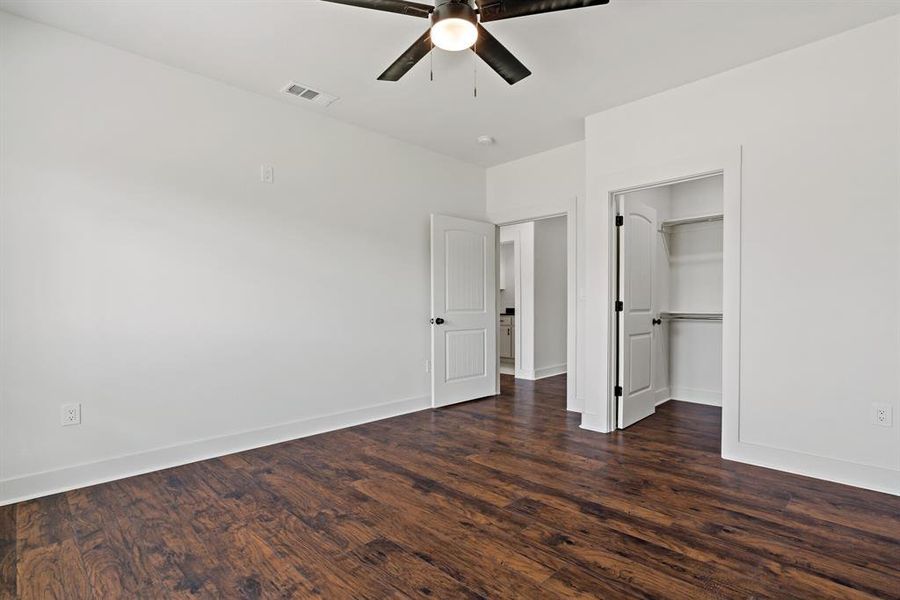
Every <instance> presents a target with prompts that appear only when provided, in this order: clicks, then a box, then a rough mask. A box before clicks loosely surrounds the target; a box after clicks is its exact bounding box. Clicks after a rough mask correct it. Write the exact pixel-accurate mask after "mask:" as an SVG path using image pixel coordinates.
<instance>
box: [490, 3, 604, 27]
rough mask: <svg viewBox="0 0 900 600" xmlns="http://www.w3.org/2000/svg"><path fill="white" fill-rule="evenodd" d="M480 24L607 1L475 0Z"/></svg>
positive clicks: (594, 4) (583, 6)
mask: <svg viewBox="0 0 900 600" xmlns="http://www.w3.org/2000/svg"><path fill="white" fill-rule="evenodd" d="M476 2H477V3H478V11H479V13H480V15H481V22H482V23H486V22H488V21H499V20H500V19H512V18H514V17H524V16H527V15H539V14H541V13H548V12H553V11H557V10H570V9H572V8H585V7H588V6H599V5H601V4H609V0H476Z"/></svg>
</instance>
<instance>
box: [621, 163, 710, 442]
mask: <svg viewBox="0 0 900 600" xmlns="http://www.w3.org/2000/svg"><path fill="white" fill-rule="evenodd" d="M612 202H613V210H614V214H615V215H616V218H615V219H614V220H613V223H612V227H613V231H612V232H611V235H613V236H614V238H613V239H614V257H613V261H612V264H613V265H614V266H615V273H616V274H615V285H614V286H612V289H611V293H612V296H613V297H612V298H611V300H612V302H611V305H612V306H613V308H614V312H615V317H614V319H613V325H614V329H615V331H614V336H615V343H614V345H613V352H614V371H613V376H614V377H615V385H614V396H615V400H616V402H615V403H614V405H615V407H614V408H615V411H616V415H615V417H616V418H615V423H616V426H617V428H619V429H624V428H627V427H629V426H631V425H633V424H635V423H637V422H639V421H641V420H642V419H644V418H647V417H649V416H651V415H653V414H654V413H655V412H656V411H657V409H658V407H660V406H662V405H663V404H666V403H668V402H673V403H675V404H679V403H690V404H693V405H697V404H702V405H707V406H711V407H717V408H712V409H703V411H699V412H698V411H697V410H694V409H689V408H680V409H679V408H678V407H676V406H675V405H669V406H668V407H666V408H665V409H661V410H666V411H668V412H672V411H680V413H679V414H685V415H692V414H700V412H704V414H705V413H710V416H711V417H713V418H718V419H721V406H722V389H723V387H722V381H723V345H722V334H723V326H724V323H723V283H724V260H723V258H724V254H723V249H724V244H723V241H724V224H725V223H724V206H723V205H724V189H723V176H722V174H721V173H715V174H711V175H706V176H703V177H698V178H693V179H690V180H684V181H677V182H674V183H668V184H666V185H657V186H653V187H647V188H642V189H635V190H630V191H626V192H621V193H616V194H614V195H613V197H612Z"/></svg>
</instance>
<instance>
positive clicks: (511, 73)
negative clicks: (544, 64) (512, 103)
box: [472, 25, 531, 85]
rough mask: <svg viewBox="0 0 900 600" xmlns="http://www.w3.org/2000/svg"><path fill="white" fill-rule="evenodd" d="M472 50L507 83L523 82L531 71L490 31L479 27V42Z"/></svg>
mask: <svg viewBox="0 0 900 600" xmlns="http://www.w3.org/2000/svg"><path fill="white" fill-rule="evenodd" d="M472 50H473V51H474V52H475V54H477V55H478V56H479V57H480V58H481V60H483V61H484V62H486V63H487V64H488V66H489V67H490V68H492V69H493V70H495V71H497V73H498V74H499V75H500V77H502V78H503V79H505V80H506V83H508V84H509V85H512V84H514V83H517V82H519V81H522V80H523V79H525V78H526V77H528V76H529V75H531V71H529V70H528V67H526V66H525V65H523V64H522V63H521V62H519V59H518V58H516V57H515V56H513V55H512V52H510V51H509V50H507V49H506V47H505V46H504V45H503V44H501V43H500V42H498V41H497V38H495V37H494V36H492V35H491V34H490V33H488V30H487V29H485V28H484V27H482V26H481V25H479V26H478V41H477V42H475V45H474V46H472Z"/></svg>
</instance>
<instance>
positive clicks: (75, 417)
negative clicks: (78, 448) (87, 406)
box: [60, 403, 81, 426]
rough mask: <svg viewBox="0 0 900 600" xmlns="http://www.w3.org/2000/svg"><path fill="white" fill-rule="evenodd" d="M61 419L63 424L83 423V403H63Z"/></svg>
mask: <svg viewBox="0 0 900 600" xmlns="http://www.w3.org/2000/svg"><path fill="white" fill-rule="evenodd" d="M60 421H61V424H62V425H63V426H66V425H81V405H80V404H77V403H76V404H63V405H62V412H61V416H60Z"/></svg>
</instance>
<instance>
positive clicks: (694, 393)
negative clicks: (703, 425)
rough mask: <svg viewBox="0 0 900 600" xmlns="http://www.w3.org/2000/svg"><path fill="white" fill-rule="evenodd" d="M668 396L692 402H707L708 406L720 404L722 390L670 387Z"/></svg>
mask: <svg viewBox="0 0 900 600" xmlns="http://www.w3.org/2000/svg"><path fill="white" fill-rule="evenodd" d="M669 398H670V399H672V400H681V401H682V402H693V403H694V404H707V405H709V406H722V392H721V391H718V392H716V391H713V390H698V389H694V388H686V387H672V390H671V393H670V394H669Z"/></svg>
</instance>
